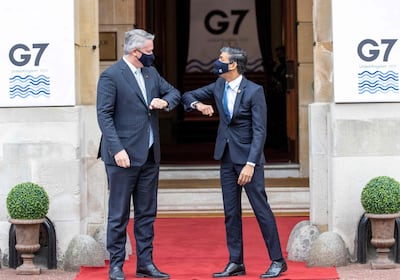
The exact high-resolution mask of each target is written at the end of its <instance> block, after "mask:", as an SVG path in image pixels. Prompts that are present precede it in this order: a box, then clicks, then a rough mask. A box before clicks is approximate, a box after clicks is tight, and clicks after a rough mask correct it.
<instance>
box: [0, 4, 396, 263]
mask: <svg viewBox="0 0 400 280" xmlns="http://www.w3.org/2000/svg"><path fill="white" fill-rule="evenodd" d="M165 2H167V1H145V0H136V1H135V0H116V1H107V0H86V1H75V2H74V51H75V61H74V63H75V79H74V80H75V97H76V104H75V105H74V106H42V107H3V108H0V128H1V131H2V133H1V134H0V178H1V180H0V194H1V195H0V202H2V203H0V204H1V205H3V207H2V208H0V249H1V251H2V252H3V254H4V255H5V256H7V254H8V238H9V236H8V230H9V227H10V224H9V222H8V220H7V210H6V208H5V199H6V196H7V193H8V191H9V190H10V189H11V187H12V186H14V185H15V184H17V183H20V182H23V181H34V182H36V183H38V184H40V185H42V186H44V187H45V189H46V190H47V191H48V193H49V196H50V211H49V214H48V217H49V218H50V219H51V220H52V222H53V223H54V225H55V229H56V234H57V253H58V260H59V262H60V263H62V260H63V256H64V253H65V251H66V249H67V247H68V244H69V242H70V241H71V240H72V238H73V237H74V236H76V235H78V234H89V235H91V234H93V233H94V232H95V230H96V229H97V228H98V227H99V226H101V225H104V224H105V221H106V215H107V194H108V193H107V180H106V176H105V171H104V166H103V163H102V161H101V160H99V159H98V158H97V151H98V144H99V140H100V131H99V129H98V126H97V120H96V108H95V103H96V84H97V80H98V77H99V73H100V72H101V71H102V70H104V69H105V68H106V67H107V66H109V65H111V64H112V63H114V62H115V58H111V59H110V58H108V57H107V56H109V55H111V56H115V57H116V59H119V58H120V57H121V56H122V45H123V34H124V32H125V31H126V30H129V29H132V28H133V27H141V28H145V29H150V30H154V31H155V33H156V36H158V37H156V42H155V44H156V45H157V44H159V43H160V45H161V46H162V49H160V50H157V49H156V51H159V52H158V53H160V54H165V55H164V56H163V55H160V56H158V57H157V60H158V61H160V65H159V69H160V72H162V73H166V76H167V77H168V80H169V81H170V82H171V83H172V84H174V85H177V86H179V84H180V83H181V82H182V79H181V78H182V76H179V74H176V73H178V72H179V71H178V70H177V69H176V68H174V67H175V66H173V65H175V64H177V63H174V62H176V61H178V60H179V59H178V58H179V57H180V53H181V48H180V46H179V45H177V43H176V42H178V41H179V40H178V39H179V38H178V37H180V35H181V34H180V33H179V32H178V31H177V30H178V29H176V26H172V27H169V24H171V23H170V21H169V20H167V19H166V18H167V16H168V18H171V16H173V15H175V18H176V19H177V18H180V16H179V15H181V14H179V9H175V8H171V7H177V6H179V5H182V1H178V0H176V1H168V4H169V5H166V3H165ZM255 2H256V5H257V1H255ZM265 2H269V3H270V4H271V6H269V7H270V8H271V7H272V8H271V9H278V8H277V7H279V9H283V12H282V10H280V11H281V12H282V13H281V15H284V17H282V18H280V17H279V18H278V19H276V18H275V20H274V19H273V16H271V22H272V23H271V26H273V25H274V22H280V24H281V26H280V29H279V30H283V29H284V30H286V32H285V33H284V34H285V35H284V36H283V35H282V34H283V33H281V32H277V31H276V29H274V28H271V29H270V30H272V31H274V32H275V33H273V34H272V35H271V36H269V37H268V38H269V40H270V44H269V45H268V48H269V49H270V50H273V49H274V48H275V47H277V46H278V45H279V44H280V43H282V42H285V46H286V52H287V56H288V58H289V59H287V60H290V61H292V62H294V63H293V66H294V68H293V69H292V70H293V72H290V73H288V77H289V76H290V75H294V84H293V85H294V86H293V92H294V94H292V93H291V94H290V95H287V96H286V103H285V104H286V118H287V120H286V133H287V138H288V139H289V141H288V143H289V144H288V146H289V148H288V150H290V151H291V153H286V154H285V156H284V158H285V160H283V161H279V160H276V161H275V162H269V163H267V165H266V167H265V173H266V178H267V179H266V184H267V193H268V197H269V200H270V204H271V207H272V208H273V210H274V212H275V213H276V214H277V215H309V216H310V220H311V222H312V223H314V224H316V225H317V226H318V227H319V228H320V229H321V230H323V231H328V230H329V231H334V232H337V233H338V234H340V235H341V236H342V238H343V239H344V241H345V243H346V245H347V247H348V248H349V251H350V253H351V254H352V255H355V254H356V248H355V245H354V244H355V239H356V230H357V224H358V221H359V219H360V217H361V215H362V214H363V210H362V207H361V204H360V199H359V198H360V193H361V189H362V187H363V186H364V185H365V184H366V182H367V181H368V180H369V179H371V178H372V177H374V176H378V175H389V176H392V177H394V178H397V179H400V175H399V173H398V170H399V169H398V167H397V166H398V164H399V163H400V146H399V144H398V143H399V142H400V133H399V132H397V130H396V127H398V126H399V125H400V113H399V112H400V105H399V103H396V102H390V103H345V104H340V103H335V102H334V94H335V89H334V86H333V78H334V77H333V72H334V71H333V57H334V55H340V53H335V52H334V49H333V39H332V6H331V2H332V1H330V0H284V1H278V0H277V1H273V0H271V1H265ZM281 3H283V4H284V5H283V6H282V5H280V4H281ZM259 4H260V3H258V5H259ZM278 4H279V5H278ZM174 13H177V14H174ZM270 15H274V13H270ZM156 19H158V20H159V21H157V20H156ZM163 20H164V21H163ZM174 22H175V25H179V24H178V23H179V21H178V20H176V21H174ZM160 25H164V26H166V31H165V33H161V36H160V34H159V33H158V30H159V29H158V28H159V27H158V26H160ZM287 26H290V27H291V28H286V27H287ZM283 27H285V28H283ZM287 29H290V30H291V32H288V30H287ZM110 34H111V36H113V35H115V34H116V38H115V41H113V43H114V44H115V46H114V47H115V51H111V53H109V52H108V51H107V50H106V51H107V53H104V51H105V49H104V48H105V46H101V45H102V44H104V42H106V41H107V40H109V39H107V38H109V37H107V36H110ZM103 36H106V37H103ZM163 36H164V37H163ZM171 36H172V37H173V38H178V39H177V40H175V39H174V40H170V41H169V40H168V38H172V37H171ZM158 38H160V39H158ZM157 40H159V41H157ZM101 48H103V53H101V52H100V50H101ZM113 52H114V53H113ZM215 52H216V54H217V53H218V50H215ZM169 53H171V55H167V54H169ZM156 54H157V52H156ZM171 59H174V60H173V61H171ZM187 77H191V76H190V75H188V76H187ZM254 77H256V78H257V77H258V76H257V75H254ZM289 78H290V77H289ZM197 83H199V81H197ZM183 86H184V85H183ZM177 118H179V116H178V115H177V113H176V114H174V115H168V114H166V115H162V117H161V119H160V122H161V124H162V127H164V128H165V129H166V131H164V134H162V137H164V139H165V146H164V148H165V147H167V149H165V150H167V151H169V149H168V148H171V150H173V145H172V144H174V143H175V144H176V143H179V142H176V141H177V140H176V139H174V137H175V132H176V131H178V132H177V133H176V134H178V135H179V130H174V129H175V128H179V126H176V127H175V126H174V125H175V124H176V123H177V122H176V119H177ZM196 121H197V122H198V120H196ZM171 127H172V128H171ZM168 131H174V133H169V132H168ZM182 134H184V133H182ZM182 141H185V140H182ZM171 143H172V144H171ZM184 143H185V144H187V143H189V141H186V142H184ZM170 144H171V145H170ZM178 146H179V145H178ZM201 146H202V145H201V144H199V145H198V146H196V147H201ZM162 149H163V147H162ZM167 156H169V158H172V159H174V158H179V157H180V156H181V155H180V154H178V153H177V152H176V154H172V156H171V155H167ZM193 157H194V158H195V157H196V155H194V156H193ZM267 157H268V154H267ZM276 158H279V157H278V156H277V157H276ZM218 178H219V170H218V164H217V163H210V162H207V160H205V161H204V162H202V163H200V164H199V163H197V162H193V161H185V160H180V161H178V162H174V163H173V162H172V161H170V162H165V163H162V165H161V174H160V191H159V215H160V216H161V217H162V216H163V215H175V216H180V215H196V214H197V215H220V214H221V213H222V211H223V210H222V198H221V194H220V190H219V188H218V186H219V185H218V184H219V182H218ZM243 203H244V206H243V210H244V212H246V213H251V208H250V206H249V204H248V202H247V201H246V199H245V197H244V201H243Z"/></svg>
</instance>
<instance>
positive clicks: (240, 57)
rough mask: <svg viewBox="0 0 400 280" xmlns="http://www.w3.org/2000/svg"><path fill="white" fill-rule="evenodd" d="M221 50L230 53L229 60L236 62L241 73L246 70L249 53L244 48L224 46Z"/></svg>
mask: <svg viewBox="0 0 400 280" xmlns="http://www.w3.org/2000/svg"><path fill="white" fill-rule="evenodd" d="M220 51H221V52H226V53H227V54H228V55H229V62H230V63H232V62H236V64H237V69H238V72H239V74H243V73H244V72H245V71H246V66H247V53H246V52H245V51H244V50H241V49H238V48H232V47H222V48H221V50H220Z"/></svg>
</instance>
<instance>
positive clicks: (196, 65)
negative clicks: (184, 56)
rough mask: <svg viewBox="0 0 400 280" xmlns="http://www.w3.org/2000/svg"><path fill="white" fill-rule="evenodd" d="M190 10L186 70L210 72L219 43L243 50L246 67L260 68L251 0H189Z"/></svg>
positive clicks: (259, 53)
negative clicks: (246, 57)
mask: <svg viewBox="0 0 400 280" xmlns="http://www.w3.org/2000/svg"><path fill="white" fill-rule="evenodd" d="M190 10H191V11H190V35H189V52H188V61H187V67H186V72H210V71H211V70H212V68H213V63H214V61H215V60H216V59H217V58H218V56H219V50H220V49H221V47H223V46H231V47H237V48H241V49H243V50H245V51H246V52H247V54H248V65H247V66H248V67H247V68H248V69H247V71H249V72H256V71H263V67H262V56H261V52H260V47H259V43H258V36H257V23H256V13H255V1H250V0H248V1H243V0H225V1H215V0H191V1H190Z"/></svg>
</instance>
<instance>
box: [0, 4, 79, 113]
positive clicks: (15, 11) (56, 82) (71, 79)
mask: <svg viewBox="0 0 400 280" xmlns="http://www.w3.org/2000/svg"><path fill="white" fill-rule="evenodd" d="M73 3H74V1H71V0H57V1H55V0H35V1H32V0H13V1H1V4H0V18H1V19H2V24H1V25H0V29H1V31H0V34H1V35H2V38H1V40H0V63H1V71H0V107H25V106H65V105H75V55H74V4H73Z"/></svg>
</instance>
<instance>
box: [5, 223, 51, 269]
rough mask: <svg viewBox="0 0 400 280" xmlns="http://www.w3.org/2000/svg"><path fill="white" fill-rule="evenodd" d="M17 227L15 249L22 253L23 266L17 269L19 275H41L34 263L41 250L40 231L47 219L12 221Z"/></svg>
mask: <svg viewBox="0 0 400 280" xmlns="http://www.w3.org/2000/svg"><path fill="white" fill-rule="evenodd" d="M9 221H10V223H12V224H14V225H15V237H16V245H15V249H16V250H17V252H20V253H21V257H22V265H20V266H18V267H17V274H25V275H29V274H40V272H41V271H40V268H38V267H36V266H35V265H34V263H33V258H34V256H35V255H34V253H35V252H36V251H38V250H39V248H40V244H39V229H40V224H42V223H43V222H44V221H45V219H35V220H19V219H10V220H9Z"/></svg>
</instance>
